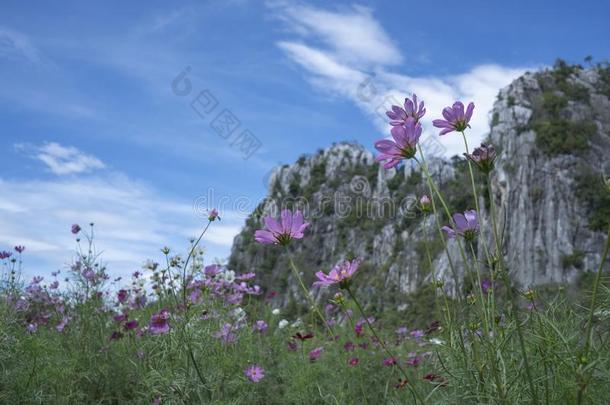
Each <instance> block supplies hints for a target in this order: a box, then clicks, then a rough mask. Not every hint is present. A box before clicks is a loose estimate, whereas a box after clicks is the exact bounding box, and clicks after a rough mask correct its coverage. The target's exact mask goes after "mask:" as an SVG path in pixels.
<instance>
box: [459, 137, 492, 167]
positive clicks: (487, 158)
mask: <svg viewBox="0 0 610 405" xmlns="http://www.w3.org/2000/svg"><path fill="white" fill-rule="evenodd" d="M464 156H466V158H467V159H469V160H470V161H471V162H473V163H474V164H475V165H477V167H478V168H479V170H480V171H482V172H483V173H486V174H487V173H489V172H491V171H492V170H493V168H494V161H495V160H496V149H495V148H494V147H493V145H486V144H484V143H482V144H481V146H479V147H478V148H475V149H474V151H473V152H472V153H471V154H469V153H464Z"/></svg>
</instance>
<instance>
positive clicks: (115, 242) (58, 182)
mask: <svg viewBox="0 0 610 405" xmlns="http://www.w3.org/2000/svg"><path fill="white" fill-rule="evenodd" d="M0 188H1V189H2V194H1V195H0V249H6V248H10V247H11V246H15V245H19V244H20V245H25V246H26V248H27V250H26V253H27V255H26V258H25V259H26V269H27V273H28V276H31V275H32V274H33V273H35V272H46V273H48V272H50V271H52V270H54V269H58V268H62V267H64V265H65V264H67V263H69V262H70V257H71V255H72V252H73V251H74V248H75V247H76V245H75V241H74V236H73V235H72V234H71V233H70V225H71V224H73V223H79V224H80V225H81V226H82V227H83V228H86V225H87V224H88V223H90V222H93V223H95V234H96V239H97V241H98V242H97V243H98V249H100V250H103V259H104V261H105V262H106V263H107V265H108V268H109V271H110V273H111V275H113V276H119V275H126V274H129V272H131V271H133V270H135V269H137V268H138V267H139V266H140V265H141V263H142V262H143V261H144V260H145V259H147V258H153V259H157V260H159V259H161V257H160V250H159V249H160V248H161V247H163V246H169V247H171V248H172V249H173V251H175V252H176V253H179V252H180V253H183V252H184V251H186V250H187V246H188V241H189V240H190V239H191V238H193V237H196V236H197V234H198V233H199V232H201V228H202V226H203V225H204V224H205V221H206V219H205V214H204V213H203V212H202V207H201V206H197V205H196V204H195V202H194V201H189V200H184V199H175V198H171V197H167V196H165V195H163V194H162V193H161V192H159V191H158V190H156V189H154V188H153V187H150V186H148V185H146V184H144V183H141V182H139V181H134V180H131V179H129V178H127V177H126V176H124V175H121V174H117V173H105V174H104V176H94V175H89V176H86V177H82V176H81V177H79V176H73V177H70V178H69V179H66V178H58V179H55V180H27V181H23V180H20V181H17V180H8V179H1V178H0ZM218 202H219V198H217V199H216V201H209V203H210V204H212V203H218ZM228 203H229V202H227V204H228ZM224 207H225V209H224V210H223V209H222V208H221V215H222V221H219V222H215V223H214V224H213V225H212V226H211V227H210V229H209V230H208V232H207V234H206V236H205V237H204V239H203V245H204V246H205V247H207V251H208V256H207V260H208V261H210V262H211V261H213V260H214V258H216V257H217V258H221V259H222V258H225V257H226V256H227V255H228V252H229V250H230V247H231V244H232V242H233V238H234V237H235V235H237V233H239V230H240V227H241V226H242V225H243V221H244V218H245V216H246V214H247V212H249V211H250V210H251V209H252V207H247V208H244V212H241V213H240V212H233V211H230V210H229V208H230V206H229V205H224ZM62 229H63V231H62Z"/></svg>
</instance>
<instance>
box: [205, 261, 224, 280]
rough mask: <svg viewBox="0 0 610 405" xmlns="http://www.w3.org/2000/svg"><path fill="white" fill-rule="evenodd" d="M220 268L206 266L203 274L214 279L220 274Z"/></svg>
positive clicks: (213, 265)
mask: <svg viewBox="0 0 610 405" xmlns="http://www.w3.org/2000/svg"><path fill="white" fill-rule="evenodd" d="M220 270H221V268H220V266H219V265H217V264H211V265H209V266H205V269H203V273H204V274H205V276H206V277H209V278H212V277H214V276H216V275H217V274H218V273H220Z"/></svg>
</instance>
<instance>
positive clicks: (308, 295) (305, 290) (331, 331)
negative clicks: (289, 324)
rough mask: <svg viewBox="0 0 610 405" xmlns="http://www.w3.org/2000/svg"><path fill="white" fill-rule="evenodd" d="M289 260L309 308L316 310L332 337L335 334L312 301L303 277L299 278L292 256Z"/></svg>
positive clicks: (332, 337)
mask: <svg viewBox="0 0 610 405" xmlns="http://www.w3.org/2000/svg"><path fill="white" fill-rule="evenodd" d="M289 261H290V267H291V269H292V273H293V274H294V277H295V278H296V279H297V280H298V282H299V284H300V285H301V289H302V290H303V294H305V297H306V298H307V301H309V305H310V306H311V308H313V310H314V311H315V312H316V314H318V317H319V318H320V320H321V321H322V323H323V324H324V326H325V327H326V330H327V331H328V335H329V337H330V338H331V339H334V337H335V334H334V332H333V330H332V328H331V327H330V325H329V324H328V321H327V320H326V318H325V317H324V314H322V312H321V311H320V309H319V308H318V306H317V305H316V303H315V302H314V300H313V298H312V297H311V293H310V292H309V290H308V289H307V287H305V284H304V283H303V279H302V278H301V275H300V274H299V270H298V269H297V266H296V265H295V264H294V261H293V260H292V257H289Z"/></svg>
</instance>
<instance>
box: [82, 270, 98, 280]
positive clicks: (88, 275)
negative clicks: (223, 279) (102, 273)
mask: <svg viewBox="0 0 610 405" xmlns="http://www.w3.org/2000/svg"><path fill="white" fill-rule="evenodd" d="M83 277H84V278H85V280H87V281H93V280H95V271H93V269H91V268H90V267H87V268H86V269H85V270H84V271H83Z"/></svg>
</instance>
